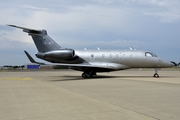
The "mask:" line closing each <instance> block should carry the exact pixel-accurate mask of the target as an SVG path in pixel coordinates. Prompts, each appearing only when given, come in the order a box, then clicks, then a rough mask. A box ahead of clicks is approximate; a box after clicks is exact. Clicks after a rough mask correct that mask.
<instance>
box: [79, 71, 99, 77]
mask: <svg viewBox="0 0 180 120" xmlns="http://www.w3.org/2000/svg"><path fill="white" fill-rule="evenodd" d="M94 75H96V73H95V72H92V73H87V72H84V73H82V77H83V78H93V76H94Z"/></svg>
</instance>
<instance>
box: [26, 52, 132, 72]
mask: <svg viewBox="0 0 180 120" xmlns="http://www.w3.org/2000/svg"><path fill="white" fill-rule="evenodd" d="M24 52H25V54H26V55H27V57H28V59H29V60H30V61H31V62H32V63H36V64H40V65H53V66H65V67H80V68H104V69H112V70H119V69H128V68H130V67H129V66H127V65H123V64H117V63H100V62H95V63H91V64H90V63H82V64H64V63H40V62H36V61H35V60H34V59H33V58H32V57H31V56H30V55H29V53H28V52H26V51H24Z"/></svg>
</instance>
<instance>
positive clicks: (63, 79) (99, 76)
mask: <svg viewBox="0 0 180 120" xmlns="http://www.w3.org/2000/svg"><path fill="white" fill-rule="evenodd" d="M59 77H62V79H56V80H49V82H57V81H73V80H95V79H104V78H120V79H121V78H122V79H123V78H130V79H132V78H144V79H147V78H153V76H101V75H98V76H95V77H93V78H85V79H84V78H82V77H80V76H59ZM174 77H175V76H162V77H161V76H160V78H174ZM154 79H158V78H154Z"/></svg>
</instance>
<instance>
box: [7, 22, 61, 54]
mask: <svg viewBox="0 0 180 120" xmlns="http://www.w3.org/2000/svg"><path fill="white" fill-rule="evenodd" d="M8 26H11V27H16V28H20V29H23V32H27V33H28V34H29V35H30V36H32V39H33V41H34V43H35V45H36V47H37V49H38V51H39V53H45V52H49V51H54V50H60V49H61V47H60V46H59V45H58V44H57V43H56V42H55V41H54V40H53V39H52V38H50V37H49V36H48V34H47V31H46V30H34V29H29V28H24V27H19V26H16V25H8Z"/></svg>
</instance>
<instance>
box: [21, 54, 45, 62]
mask: <svg viewBox="0 0 180 120" xmlns="http://www.w3.org/2000/svg"><path fill="white" fill-rule="evenodd" d="M24 52H25V54H26V56H27V57H28V59H29V60H30V61H31V62H32V63H37V64H41V65H45V63H40V62H36V61H35V60H34V59H33V58H32V57H31V56H30V55H29V53H28V52H27V51H24Z"/></svg>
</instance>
